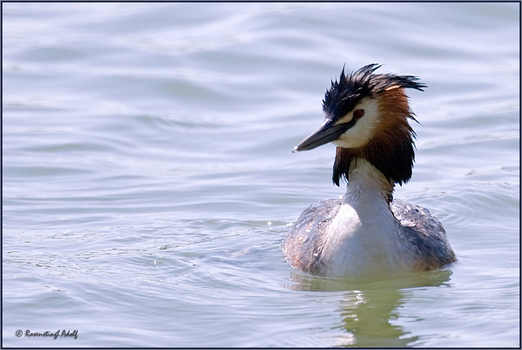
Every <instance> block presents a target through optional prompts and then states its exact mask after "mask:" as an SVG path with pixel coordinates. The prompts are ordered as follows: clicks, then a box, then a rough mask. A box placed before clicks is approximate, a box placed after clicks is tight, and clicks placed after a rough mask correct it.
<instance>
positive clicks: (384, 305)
mask: <svg viewBox="0 0 522 350" xmlns="http://www.w3.org/2000/svg"><path fill="white" fill-rule="evenodd" d="M451 274H452V272H451V271H450V270H439V271H429V272H422V273H417V274H414V275H411V276H407V277H403V278H398V279H389V280H380V281H370V280H367V281H361V280H349V279H339V278H323V277H314V276H307V275H302V274H299V273H297V272H295V271H293V272H292V273H291V276H290V279H291V281H293V282H294V284H289V285H287V286H286V287H287V288H289V289H292V290H294V291H311V292H345V293H344V295H343V296H342V301H341V304H340V305H339V310H340V315H341V317H342V324H340V325H339V327H342V328H344V329H345V330H346V332H348V334H350V336H349V337H343V338H342V339H343V341H344V343H343V344H339V345H343V346H357V347H407V346H412V345H414V343H415V342H416V341H417V340H419V337H418V336H408V334H407V333H406V332H405V331H404V328H403V327H401V326H399V325H394V324H393V323H394V321H395V320H397V319H398V318H399V312H398V309H399V308H400V307H401V306H402V305H403V304H404V302H405V300H404V299H405V298H404V297H405V296H404V293H405V291H404V290H405V289H409V288H422V287H440V286H443V285H449V283H448V282H449V281H450V276H451ZM347 341H348V342H347Z"/></svg>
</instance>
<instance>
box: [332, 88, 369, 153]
mask: <svg viewBox="0 0 522 350" xmlns="http://www.w3.org/2000/svg"><path fill="white" fill-rule="evenodd" d="M357 109H363V110H364V116H363V117H361V119H359V120H357V122H356V123H355V125H354V126H353V127H351V128H350V129H348V130H347V131H346V132H345V133H344V134H342V135H341V136H340V137H339V138H338V139H337V140H335V141H333V143H334V144H335V145H336V146H339V147H343V148H356V147H360V146H362V145H364V144H365V143H366V142H368V141H369V140H370V139H371V138H372V136H373V133H374V130H375V126H376V125H377V124H378V122H379V106H378V103H377V100H376V99H374V98H369V97H365V98H363V99H362V100H361V102H359V103H358V104H357V106H355V108H354V109H353V110H354V111H355V110H357ZM352 119H353V111H351V112H350V113H348V114H347V115H346V116H344V117H342V118H341V119H339V121H337V122H336V123H335V124H336V125H337V124H343V123H348V122H349V121H350V120H352Z"/></svg>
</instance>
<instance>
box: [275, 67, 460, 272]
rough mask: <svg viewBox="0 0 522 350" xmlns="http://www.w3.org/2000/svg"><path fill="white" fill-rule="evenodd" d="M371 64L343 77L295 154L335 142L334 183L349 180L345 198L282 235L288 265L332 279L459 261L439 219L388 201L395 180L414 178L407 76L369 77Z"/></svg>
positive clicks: (316, 207)
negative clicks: (319, 123) (317, 123)
mask: <svg viewBox="0 0 522 350" xmlns="http://www.w3.org/2000/svg"><path fill="white" fill-rule="evenodd" d="M378 67H379V66H376V65H369V66H365V67H363V68H361V69H359V70H358V71H357V72H355V73H352V74H351V75H349V76H345V75H344V70H343V73H342V74H341V77H340V81H339V82H334V83H332V88H331V89H330V90H329V91H328V92H327V94H326V96H325V100H324V101H323V109H324V112H325V116H326V119H325V122H324V123H323V125H322V127H321V128H320V129H319V130H318V131H317V132H315V133H313V134H312V135H310V136H309V137H308V138H306V139H305V140H304V141H303V142H301V144H300V145H299V146H297V147H296V151H301V150H308V149H312V148H315V147H317V146H320V145H322V144H325V143H327V142H333V143H335V144H336V145H337V151H336V158H335V163H334V173H333V181H334V183H336V184H337V185H339V181H340V179H341V178H343V177H344V178H346V179H347V180H348V187H347V191H346V194H345V196H344V197H342V198H339V199H330V200H325V201H322V202H318V203H315V204H313V205H312V206H310V207H309V208H307V209H306V210H305V211H304V212H303V213H302V214H301V216H300V217H299V218H298V220H297V222H296V223H295V225H294V227H293V228H292V231H291V232H290V234H289V235H288V236H287V237H286V238H285V240H284V242H283V245H282V250H283V252H284V254H285V257H286V259H287V260H288V262H289V263H290V264H291V265H292V266H293V267H295V268H297V269H300V270H302V271H304V272H307V273H310V274H314V275H322V276H336V277H361V276H374V275H395V274H399V273H404V272H414V271H424V270H431V269H436V268H439V267H441V266H443V265H445V264H448V263H451V262H454V261H455V260H456V257H455V254H454V252H453V250H452V248H451V247H450V245H449V243H448V242H447V239H446V233H445V231H444V228H443V227H442V225H441V224H440V222H439V221H438V220H437V219H436V218H435V217H434V216H432V215H431V214H430V213H429V211H428V210H426V209H423V208H421V207H418V206H414V205H411V204H408V203H406V202H403V201H400V200H393V199H392V193H393V188H394V185H395V183H399V184H402V183H404V182H407V181H408V180H409V179H410V177H411V172H412V167H413V160H414V149H413V137H414V133H413V130H412V129H411V127H410V125H409V124H408V121H407V118H413V113H412V112H411V111H410V109H409V106H408V99H407V96H406V95H405V94H404V88H415V89H418V90H421V89H422V88H423V87H424V85H422V84H419V83H416V78H415V77H411V76H396V75H389V74H387V75H383V74H374V73H373V72H374V71H375V70H376V69H377V68H378Z"/></svg>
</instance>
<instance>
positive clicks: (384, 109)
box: [332, 86, 415, 200]
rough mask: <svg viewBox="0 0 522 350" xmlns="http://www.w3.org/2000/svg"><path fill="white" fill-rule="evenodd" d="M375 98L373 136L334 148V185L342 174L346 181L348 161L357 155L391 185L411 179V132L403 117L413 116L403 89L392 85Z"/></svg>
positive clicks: (347, 178)
mask: <svg viewBox="0 0 522 350" xmlns="http://www.w3.org/2000/svg"><path fill="white" fill-rule="evenodd" d="M376 98H377V99H378V103H379V111H380V117H379V123H378V125H377V127H376V129H375V134H374V136H373V137H372V138H371V139H370V140H369V141H368V142H367V143H366V144H364V145H363V146H360V147H357V148H342V147H337V151H336V156H335V162H334V167H333V177H332V180H333V182H334V183H335V184H336V185H337V186H339V182H340V179H341V178H343V177H344V178H345V179H346V180H347V181H350V166H351V165H352V164H356V163H352V160H353V159H357V158H364V159H366V160H367V161H369V162H370V164H372V165H373V166H374V167H376V168H377V169H378V170H379V171H380V172H381V173H382V174H383V175H384V176H385V177H386V179H388V181H390V183H391V184H392V185H393V184H395V183H398V184H400V185H402V184H403V183H405V182H407V181H408V180H409V179H410V178H411V174H412V168H413V161H414V159H415V151H414V142H413V139H414V138H415V132H414V131H413V129H412V128H411V127H410V125H409V124H408V120H407V118H411V119H414V120H415V118H414V117H413V113H412V111H411V110H410V108H409V106H408V97H407V96H406V95H405V94H404V89H403V88H401V87H400V86H392V87H389V88H388V89H386V90H385V91H384V92H383V93H382V94H381V95H380V96H377V97H376ZM390 197H391V196H390ZM390 200H391V198H390Z"/></svg>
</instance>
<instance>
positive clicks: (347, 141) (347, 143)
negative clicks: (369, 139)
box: [332, 136, 365, 148]
mask: <svg viewBox="0 0 522 350" xmlns="http://www.w3.org/2000/svg"><path fill="white" fill-rule="evenodd" d="M332 143H333V144H334V145H336V146H337V147H341V148H358V147H361V146H363V145H364V144H365V142H363V141H360V140H354V139H352V138H346V137H343V136H341V137H340V138H338V139H337V140H335V141H332Z"/></svg>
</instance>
